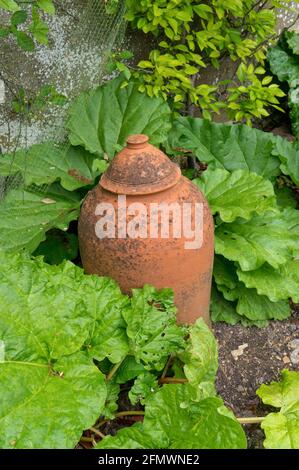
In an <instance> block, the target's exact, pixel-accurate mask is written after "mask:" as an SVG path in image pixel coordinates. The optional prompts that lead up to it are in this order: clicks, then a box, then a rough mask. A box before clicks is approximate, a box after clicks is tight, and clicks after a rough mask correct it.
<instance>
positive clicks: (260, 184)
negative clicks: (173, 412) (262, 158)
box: [193, 169, 276, 222]
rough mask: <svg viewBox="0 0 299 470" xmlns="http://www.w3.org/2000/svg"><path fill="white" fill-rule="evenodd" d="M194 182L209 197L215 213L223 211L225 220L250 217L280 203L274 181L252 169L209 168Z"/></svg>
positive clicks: (221, 214) (221, 215)
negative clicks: (252, 171) (266, 178)
mask: <svg viewBox="0 0 299 470" xmlns="http://www.w3.org/2000/svg"><path fill="white" fill-rule="evenodd" d="M193 183H195V184H196V185H197V186H198V187H199V189H201V190H202V192H203V193H204V195H205V196H206V198H207V200H208V202H209V206H210V208H211V210H212V213H213V214H216V213H219V215H220V217H221V219H222V220H223V221H224V222H233V221H234V220H236V218H237V217H243V218H244V219H250V217H251V216H252V214H253V213H254V212H256V213H257V214H262V213H263V212H265V211H266V210H267V209H270V208H273V207H275V205H276V202H275V195H274V189H273V186H272V184H271V183H270V181H268V180H265V179H264V178H262V177H261V176H259V175H256V174H255V173H250V172H249V171H248V170H236V171H233V172H231V173H230V172H228V171H226V170H221V169H215V170H212V169H208V170H207V171H205V172H204V173H203V174H202V176H201V178H197V179H195V180H193Z"/></svg>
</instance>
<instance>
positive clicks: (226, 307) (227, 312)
mask: <svg viewBox="0 0 299 470" xmlns="http://www.w3.org/2000/svg"><path fill="white" fill-rule="evenodd" d="M211 319H212V321H213V322H218V321H219V322H225V323H228V324H229V325H236V324H237V323H239V322H241V320H242V317H241V316H240V315H238V313H237V312H236V305H235V303H233V302H228V301H227V300H226V299H225V298H224V297H223V295H222V294H221V293H220V292H219V291H218V290H217V289H216V287H213V288H212V296H211Z"/></svg>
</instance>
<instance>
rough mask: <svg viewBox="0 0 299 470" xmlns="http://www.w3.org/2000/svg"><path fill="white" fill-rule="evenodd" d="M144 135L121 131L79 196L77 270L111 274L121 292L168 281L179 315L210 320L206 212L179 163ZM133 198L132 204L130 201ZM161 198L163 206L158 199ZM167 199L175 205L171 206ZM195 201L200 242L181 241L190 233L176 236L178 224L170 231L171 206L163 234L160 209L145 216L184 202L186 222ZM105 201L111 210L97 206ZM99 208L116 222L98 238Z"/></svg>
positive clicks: (210, 241) (210, 228) (210, 247)
mask: <svg viewBox="0 0 299 470" xmlns="http://www.w3.org/2000/svg"><path fill="white" fill-rule="evenodd" d="M147 140H148V139H147V137H146V136H144V135H136V136H131V137H129V138H128V144H127V147H126V148H125V149H124V150H123V151H121V152H120V153H119V154H118V155H117V156H116V157H115V158H114V160H113V162H112V163H111V165H110V167H109V169H108V171H107V172H106V173H105V174H104V175H103V176H102V179H101V181H100V183H99V184H98V186H96V187H95V188H94V189H93V190H92V191H90V192H89V194H88V195H87V197H86V199H85V202H84V204H83V207H82V210H81V215H80V219H79V246H80V253H81V257H82V262H83V266H84V269H85V272H86V273H88V274H98V275H100V276H109V277H112V278H113V279H115V280H116V281H117V282H118V284H119V285H120V287H121V289H122V291H123V292H124V293H128V294H129V293H130V292H131V289H132V288H136V287H142V286H143V285H144V284H152V285H153V286H155V287H157V288H159V289H160V288H163V287H170V288H172V289H173V290H174V294H175V303H176V306H177V307H178V320H179V322H181V323H193V322H194V321H196V319H197V318H199V317H203V318H204V319H205V320H206V322H207V323H210V316H209V302H210V292H211V279H212V268H213V255H214V225H213V218H212V215H211V213H210V210H209V207H208V204H207V202H206V200H205V198H204V197H203V195H202V193H201V192H200V191H199V190H198V189H197V187H196V186H195V185H193V184H192V183H191V182H190V181H189V180H188V179H186V178H185V177H183V176H182V175H181V172H180V169H179V168H178V167H177V166H176V165H175V164H174V163H172V162H171V161H170V160H169V159H168V158H167V157H166V155H165V154H163V153H162V152H161V151H160V150H158V149H157V148H155V147H153V146H152V145H150V144H148V143H147ZM120 195H121V198H122V203H121V205H120V199H119V196H120ZM124 196H125V197H124ZM135 203H138V205H137V206H136V205H135V206H132V204H135ZM163 203H164V206H161V204H163ZM173 203H175V204H176V205H175V206H171V204H173ZM195 203H197V207H201V208H202V209H201V210H202V219H201V221H202V222H201V223H202V230H203V238H202V243H201V246H199V247H197V248H191V249H190V248H188V249H187V248H186V242H188V241H189V242H190V240H191V238H190V237H189V238H187V237H186V236H184V233H185V232H184V230H183V228H182V225H181V236H179V234H178V233H176V237H175V236H173V235H174V231H173V230H178V228H177V224H178V220H179V219H177V218H176V215H177V214H178V213H177V212H172V211H171V210H170V212H169V214H170V217H169V233H164V234H163V237H165V238H162V236H161V225H162V222H163V219H162V218H161V217H162V216H161V213H160V212H159V213H158V216H156V217H158V218H154V217H152V214H153V212H152V211H153V209H152V208H153V207H157V205H159V208H161V207H167V208H173V207H176V209H177V208H178V206H179V207H181V208H182V207H183V205H184V204H185V206H184V207H185V208H186V206H188V205H189V208H190V209H189V212H188V214H189V215H190V214H191V228H192V227H194V224H195V222H196V220H199V219H196V214H195V211H196V209H195ZM140 204H141V205H140ZM109 207H112V208H113V211H114V214H115V215H114V216H113V217H112V216H111V214H112V212H111V214H110V212H109V211H110V209H109V210H108V209H107V210H103V208H104V209H105V208H109ZM140 208H141V209H140ZM99 214H100V215H99ZM136 214H139V218H138V223H137V224H136V223H135V222H136V219H134V217H135V216H136ZM140 214H142V217H141V218H140ZM166 214H167V212H166ZM175 214H176V215H175ZM182 214H183V212H182ZM103 215H104V216H105V217H106V220H108V221H109V222H108V223H109V224H110V228H112V225H113V226H114V225H115V226H116V225H117V224H118V225H117V227H116V230H115V238H111V234H110V235H109V236H107V237H105V238H99V232H98V230H97V223H98V222H99V220H102V222H103V219H101V217H102V216H103ZM133 219H134V220H135V222H134V225H133V227H135V228H136V230H137V232H136V231H135V232H133V235H134V233H135V236H136V238H133V237H132V234H131V236H129V235H128V232H127V231H126V230H127V228H126V227H128V226H129V225H128V224H130V222H131V223H132V220H133ZM183 220H184V216H183V215H181V224H183ZM102 222H99V223H100V224H102ZM156 222H158V224H156V225H154V229H153V232H154V237H153V236H152V235H153V233H152V232H151V230H152V229H151V227H152V226H153V223H156ZM174 224H176V228H175V227H174ZM157 225H158V227H157ZM107 226H108V225H106V226H105V227H104V228H107ZM145 226H146V228H147V233H146V228H145ZM101 227H102V225H101ZM102 228H103V227H102ZM157 230H158V235H157V232H156V231H157ZM136 233H137V235H136ZM145 235H147V236H146V237H145ZM122 237H123V238H122ZM142 237H144V238H142Z"/></svg>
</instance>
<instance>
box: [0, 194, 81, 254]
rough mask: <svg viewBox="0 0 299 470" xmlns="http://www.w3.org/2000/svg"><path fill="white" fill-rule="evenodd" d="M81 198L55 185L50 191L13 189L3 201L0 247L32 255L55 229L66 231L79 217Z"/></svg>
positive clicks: (0, 219)
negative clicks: (26, 251) (71, 222)
mask: <svg viewBox="0 0 299 470" xmlns="http://www.w3.org/2000/svg"><path fill="white" fill-rule="evenodd" d="M79 208H80V198H79V197H78V196H77V195H76V194H74V193H69V192H68V191H64V190H61V189H60V188H58V190H57V187H56V186H54V187H53V188H49V190H48V191H47V192H44V191H41V192H40V193H39V192H37V191H34V192H32V191H27V190H22V189H17V190H12V191H10V192H9V193H8V195H7V196H6V198H5V199H3V200H2V201H1V202H0V246H1V248H2V249H4V250H7V251H12V252H18V251H19V250H21V249H22V248H26V249H27V250H28V251H29V252H33V251H34V250H35V249H36V248H37V247H38V245H39V244H40V243H41V242H42V241H43V240H45V233H46V232H47V231H48V230H50V229H52V228H59V229H61V230H67V228H68V225H69V223H70V221H72V220H75V219H77V218H78V216H79Z"/></svg>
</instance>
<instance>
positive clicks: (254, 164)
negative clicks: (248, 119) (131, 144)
mask: <svg viewBox="0 0 299 470" xmlns="http://www.w3.org/2000/svg"><path fill="white" fill-rule="evenodd" d="M169 145H170V147H171V148H172V149H186V150H190V151H192V152H193V153H194V154H195V155H196V156H197V158H198V159H199V160H200V161H202V162H206V163H208V164H209V166H210V167H212V168H222V169H226V170H229V171H234V170H249V171H251V172H254V173H257V174H258V175H261V176H264V177H265V178H269V179H273V178H274V177H275V176H277V175H278V174H279V173H280V171H279V165H280V162H279V159H278V158H277V157H276V156H274V155H272V150H273V148H274V146H275V137H274V136H273V135H272V134H270V133H269V132H262V131H259V130H257V129H251V128H250V127H248V126H245V125H228V124H216V123H213V122H210V121H204V120H202V119H199V118H192V117H179V118H177V119H176V120H175V122H174V125H173V128H172V131H171V133H170V135H169Z"/></svg>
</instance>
